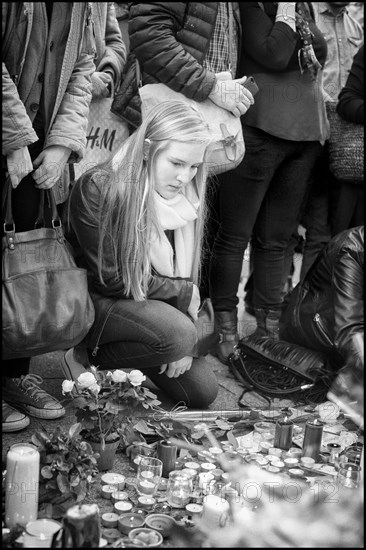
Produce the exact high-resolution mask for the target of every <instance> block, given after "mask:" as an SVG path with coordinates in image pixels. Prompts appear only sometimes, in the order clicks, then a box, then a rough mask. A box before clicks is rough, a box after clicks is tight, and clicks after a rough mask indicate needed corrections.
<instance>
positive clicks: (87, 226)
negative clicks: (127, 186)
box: [70, 169, 193, 348]
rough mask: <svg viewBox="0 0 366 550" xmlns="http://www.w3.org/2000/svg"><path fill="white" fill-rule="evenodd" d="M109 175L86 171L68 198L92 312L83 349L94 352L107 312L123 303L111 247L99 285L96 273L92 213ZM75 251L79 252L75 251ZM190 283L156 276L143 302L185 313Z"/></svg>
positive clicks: (105, 250)
mask: <svg viewBox="0 0 366 550" xmlns="http://www.w3.org/2000/svg"><path fill="white" fill-rule="evenodd" d="M108 177H109V174H108V173H107V172H103V171H102V169H98V171H94V172H93V171H90V172H88V174H86V175H85V176H84V177H82V178H80V179H79V180H78V181H77V182H76V183H75V185H74V187H73V190H72V194H71V196H70V221H71V226H72V229H73V231H74V232H75V235H76V237H77V246H76V247H75V249H76V250H77V254H78V256H79V257H78V259H77V261H78V264H79V265H80V266H81V267H84V268H85V269H86V270H87V272H88V283H89V290H90V294H91V297H92V299H93V303H94V308H95V322H94V325H93V327H92V329H91V331H90V333H89V335H88V336H87V340H86V342H87V345H88V347H90V348H94V347H95V346H96V345H97V343H98V339H99V337H100V335H101V332H102V331H103V327H104V325H105V322H106V320H107V318H108V313H109V312H110V308H111V307H113V304H114V303H115V302H116V300H125V299H127V298H128V297H127V296H126V294H125V287H124V283H123V280H122V279H121V277H117V275H116V270H115V263H114V261H113V257H114V252H113V245H112V243H111V244H110V245H108V242H107V243H104V245H103V254H104V257H107V258H110V261H106V262H105V263H104V265H103V279H104V281H105V285H103V284H102V283H101V282H100V279H99V273H98V246H99V227H98V225H97V224H96V222H95V216H94V215H93V212H95V213H97V212H98V210H99V205H100V194H101V191H100V187H101V186H102V185H106V184H107V182H108ZM83 196H86V197H87V198H88V208H90V210H89V209H88V208H86V207H85V205H84V203H83ZM78 249H79V250H78ZM192 293H193V283H192V281H190V280H189V279H184V278H170V277H164V276H161V275H158V274H154V275H152V276H151V280H150V284H149V288H148V294H147V298H148V299H150V300H161V301H162V302H166V303H168V304H170V305H171V306H173V307H175V308H177V309H179V310H180V311H182V312H184V313H187V310H188V307H189V305H190V303H191V298H192Z"/></svg>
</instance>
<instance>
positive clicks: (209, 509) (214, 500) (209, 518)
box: [201, 495, 230, 529]
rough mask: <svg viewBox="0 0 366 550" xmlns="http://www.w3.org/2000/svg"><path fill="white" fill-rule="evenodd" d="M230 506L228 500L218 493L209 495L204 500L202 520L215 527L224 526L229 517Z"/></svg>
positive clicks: (208, 525)
mask: <svg viewBox="0 0 366 550" xmlns="http://www.w3.org/2000/svg"><path fill="white" fill-rule="evenodd" d="M229 508H230V505H229V503H228V501H227V500H225V499H222V498H220V497H218V496H216V495H207V496H206V497H205V498H204V501H203V508H202V516H201V521H202V522H203V523H204V524H205V525H206V526H207V527H210V528H213V529H215V528H216V527H224V525H225V524H226V521H227V519H228V514H229Z"/></svg>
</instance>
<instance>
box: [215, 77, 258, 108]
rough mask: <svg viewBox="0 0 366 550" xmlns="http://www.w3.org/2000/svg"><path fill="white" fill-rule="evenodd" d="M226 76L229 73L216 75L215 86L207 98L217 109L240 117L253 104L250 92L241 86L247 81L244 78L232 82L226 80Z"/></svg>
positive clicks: (228, 79)
mask: <svg viewBox="0 0 366 550" xmlns="http://www.w3.org/2000/svg"><path fill="white" fill-rule="evenodd" d="M227 74H230V73H226V72H223V73H217V74H216V84H215V86H214V87H213V89H212V90H211V93H210V95H209V98H210V99H211V101H213V102H214V103H215V104H216V105H218V106H219V107H222V108H223V109H226V110H227V111H230V112H231V113H232V114H233V115H234V116H236V117H240V116H241V115H244V114H245V113H246V112H247V110H248V109H249V107H250V106H251V105H253V104H254V98H253V96H252V94H251V93H250V91H249V90H248V89H247V88H244V86H243V84H244V82H245V81H246V79H247V77H246V76H243V77H241V78H237V79H235V80H232V79H230V78H226V75H227Z"/></svg>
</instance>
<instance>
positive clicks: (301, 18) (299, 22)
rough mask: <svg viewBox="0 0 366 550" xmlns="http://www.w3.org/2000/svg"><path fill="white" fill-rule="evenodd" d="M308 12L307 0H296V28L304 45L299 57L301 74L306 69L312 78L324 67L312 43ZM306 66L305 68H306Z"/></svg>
mask: <svg viewBox="0 0 366 550" xmlns="http://www.w3.org/2000/svg"><path fill="white" fill-rule="evenodd" d="M307 12H308V9H307V7H306V6H305V2H296V13H295V18H296V30H297V32H298V33H299V35H300V37H301V39H302V43H303V46H302V48H301V49H300V50H299V53H298V59H299V66H300V71H301V74H302V73H303V72H304V71H305V69H306V70H308V71H309V72H310V75H311V78H312V79H313V80H315V79H316V76H317V74H318V71H319V69H321V68H322V66H321V65H320V63H319V61H318V59H317V57H316V55H315V52H314V48H313V44H312V40H313V39H312V37H313V35H312V32H311V30H310V28H309V22H308V20H307V18H306V14H307ZM304 67H305V68H304Z"/></svg>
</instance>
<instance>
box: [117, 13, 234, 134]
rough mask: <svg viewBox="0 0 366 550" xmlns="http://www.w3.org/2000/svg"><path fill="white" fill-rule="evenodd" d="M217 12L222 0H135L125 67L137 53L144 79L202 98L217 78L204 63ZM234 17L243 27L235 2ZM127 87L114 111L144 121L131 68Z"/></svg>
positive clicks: (134, 122) (136, 121)
mask: <svg viewBox="0 0 366 550" xmlns="http://www.w3.org/2000/svg"><path fill="white" fill-rule="evenodd" d="M217 12H218V2H149V3H143V2H132V5H131V7H130V14H129V23H128V32H129V36H130V55H129V60H128V61H127V66H126V69H129V67H130V66H131V65H132V61H133V57H134V56H136V57H137V59H138V61H139V63H140V65H141V71H142V75H141V76H142V84H151V83H155V82H162V83H164V84H166V85H167V86H169V87H170V88H172V89H173V90H175V91H176V92H181V93H183V94H184V95H185V96H186V97H189V98H191V99H194V100H196V101H204V100H205V99H207V97H208V96H209V94H210V92H211V90H212V88H213V86H214V84H215V80H216V79H215V74H214V73H213V72H211V71H209V70H207V69H205V68H204V67H203V66H202V63H203V59H204V57H205V54H206V52H207V50H208V47H209V44H210V40H211V37H212V34H213V32H214V29H215V23H216V17H217ZM234 17H235V19H236V20H237V23H238V26H239V29H240V15H239V10H238V6H237V5H236V7H235V9H234ZM238 51H240V47H239V50H238ZM123 93H124V94H125V98H126V101H125V102H123V105H122V106H121V107H120V108H119V109H118V111H116V110H113V112H114V113H115V114H118V115H119V116H122V117H123V118H124V119H125V120H127V121H128V122H129V123H130V124H132V126H135V127H137V126H139V125H140V123H141V112H140V105H141V102H140V97H139V95H138V90H137V82H136V77H135V72H134V70H133V69H131V71H128V70H127V72H126V76H125V80H124V82H123ZM122 101H123V99H122Z"/></svg>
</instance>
